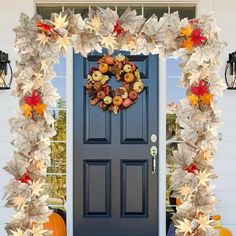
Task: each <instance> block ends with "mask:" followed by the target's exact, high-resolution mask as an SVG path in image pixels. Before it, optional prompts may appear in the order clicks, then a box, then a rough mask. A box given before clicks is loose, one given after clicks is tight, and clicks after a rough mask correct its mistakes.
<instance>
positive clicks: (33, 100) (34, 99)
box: [24, 90, 42, 106]
mask: <svg viewBox="0 0 236 236" xmlns="http://www.w3.org/2000/svg"><path fill="white" fill-rule="evenodd" d="M24 100H25V103H26V104H28V105H30V106H34V105H37V104H38V103H41V101H42V97H41V96H40V95H38V93H37V91H36V90H33V92H32V94H31V96H25V97H24Z"/></svg>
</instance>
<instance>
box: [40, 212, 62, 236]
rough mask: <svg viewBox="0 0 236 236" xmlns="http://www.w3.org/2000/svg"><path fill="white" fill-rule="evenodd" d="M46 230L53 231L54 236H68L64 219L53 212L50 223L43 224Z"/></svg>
mask: <svg viewBox="0 0 236 236" xmlns="http://www.w3.org/2000/svg"><path fill="white" fill-rule="evenodd" d="M43 226H44V228H45V229H47V230H51V231H53V233H52V236H66V225H65V222H64V220H63V219H62V217H61V216H60V215H59V214H57V213H55V212H53V213H52V214H51V215H50V216H49V221H48V222H46V223H44V224H43Z"/></svg>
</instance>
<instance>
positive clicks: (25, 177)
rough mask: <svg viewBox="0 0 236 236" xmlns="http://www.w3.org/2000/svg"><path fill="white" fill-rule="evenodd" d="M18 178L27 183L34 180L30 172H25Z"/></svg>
mask: <svg viewBox="0 0 236 236" xmlns="http://www.w3.org/2000/svg"><path fill="white" fill-rule="evenodd" d="M17 180H18V181H20V182H21V183H26V184H28V183H29V182H30V181H32V180H31V178H30V176H29V174H28V173H25V174H23V175H22V176H21V177H19V178H18V179H17Z"/></svg>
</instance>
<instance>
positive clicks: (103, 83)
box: [86, 54, 144, 114]
mask: <svg viewBox="0 0 236 236" xmlns="http://www.w3.org/2000/svg"><path fill="white" fill-rule="evenodd" d="M97 63H98V68H97V67H92V68H91V69H90V72H89V74H88V75H87V83H86V89H87V92H88V96H89V98H90V102H91V104H92V105H93V106H96V105H98V106H99V108H101V109H102V110H103V111H112V112H113V113H114V114H117V113H118V112H119V111H120V110H121V109H127V108H129V107H130V106H131V105H133V104H134V103H135V102H136V101H137V99H138V95H139V93H141V92H142V91H143V88H144V85H143V82H142V81H141V77H140V73H139V70H138V67H137V66H136V65H135V64H134V63H133V62H130V61H129V59H128V58H127V57H125V56H123V55H121V54H119V55H117V56H115V57H111V56H109V55H104V56H103V57H102V58H101V59H99V61H98V62H97ZM112 76H114V77H115V79H116V81H118V82H121V84H122V86H120V87H118V88H114V89H112V87H111V86H110V85H109V84H108V82H109V80H110V79H111V77H112Z"/></svg>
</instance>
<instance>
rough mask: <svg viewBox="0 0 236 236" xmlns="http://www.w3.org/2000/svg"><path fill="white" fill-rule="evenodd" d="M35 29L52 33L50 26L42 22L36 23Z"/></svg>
mask: <svg viewBox="0 0 236 236" xmlns="http://www.w3.org/2000/svg"><path fill="white" fill-rule="evenodd" d="M37 27H38V28H39V29H41V30H43V31H46V32H52V31H53V28H52V26H51V25H48V24H45V23H44V22H43V21H39V22H38V23H37Z"/></svg>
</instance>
